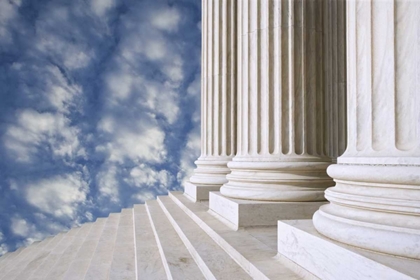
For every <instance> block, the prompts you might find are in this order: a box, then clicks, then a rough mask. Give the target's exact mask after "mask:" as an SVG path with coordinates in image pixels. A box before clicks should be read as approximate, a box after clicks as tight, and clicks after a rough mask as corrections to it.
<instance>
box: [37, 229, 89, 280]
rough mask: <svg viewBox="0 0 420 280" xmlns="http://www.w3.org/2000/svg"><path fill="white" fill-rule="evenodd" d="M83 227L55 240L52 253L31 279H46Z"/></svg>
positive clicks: (63, 234)
mask: <svg viewBox="0 0 420 280" xmlns="http://www.w3.org/2000/svg"><path fill="white" fill-rule="evenodd" d="M90 225H91V223H88V224H84V225H83V227H90ZM81 229H82V228H81V227H76V228H72V229H70V230H69V231H68V232H66V233H62V238H61V239H60V240H54V243H53V244H51V246H52V250H51V251H50V254H49V255H48V256H47V257H46V258H45V260H44V261H43V262H42V264H41V265H40V266H39V267H38V268H37V270H35V271H34V272H33V274H32V275H31V277H30V278H29V279H31V280H34V279H37V280H45V279H46V276H47V274H48V273H49V271H50V270H51V269H52V268H53V267H54V266H55V265H56V263H57V261H58V260H59V259H60V258H61V257H62V256H63V255H65V252H66V250H67V248H68V247H69V246H70V244H72V243H73V241H74V240H76V239H77V235H78V233H79V231H80V230H81Z"/></svg>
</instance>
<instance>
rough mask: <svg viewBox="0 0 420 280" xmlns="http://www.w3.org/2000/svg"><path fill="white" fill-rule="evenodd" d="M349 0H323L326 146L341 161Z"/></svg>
mask: <svg viewBox="0 0 420 280" xmlns="http://www.w3.org/2000/svg"><path fill="white" fill-rule="evenodd" d="M345 7H346V1H345V0H324V1H323V7H322V9H323V18H324V20H323V30H324V32H323V35H324V36H323V50H324V79H323V81H324V92H325V98H324V106H325V114H324V115H325V116H326V119H325V125H324V133H325V140H324V149H325V152H326V154H327V155H328V156H329V157H330V158H331V159H332V161H333V162H335V163H336V162H337V158H338V157H339V156H341V155H342V154H343V153H344V151H345V149H346V142H347V133H346V132H347V124H346V10H345Z"/></svg>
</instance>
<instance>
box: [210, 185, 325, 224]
mask: <svg viewBox="0 0 420 280" xmlns="http://www.w3.org/2000/svg"><path fill="white" fill-rule="evenodd" d="M325 203H326V201H322V202H274V201H255V200H242V199H235V198H229V197H225V196H223V195H222V194H221V193H220V192H211V193H210V201H209V208H210V212H211V213H213V214H215V216H216V217H217V218H218V219H219V220H221V221H222V222H224V223H226V224H227V225H229V226H230V227H231V228H233V229H234V230H237V229H239V228H240V227H252V226H275V225H277V221H278V220H281V219H309V218H311V217H312V215H313V214H314V213H315V211H317V210H318V209H319V207H320V206H321V205H323V204H325Z"/></svg>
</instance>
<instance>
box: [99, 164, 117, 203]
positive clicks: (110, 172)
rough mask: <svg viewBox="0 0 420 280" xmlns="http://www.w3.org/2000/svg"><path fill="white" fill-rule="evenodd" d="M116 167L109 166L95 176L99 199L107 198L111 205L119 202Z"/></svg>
mask: <svg viewBox="0 0 420 280" xmlns="http://www.w3.org/2000/svg"><path fill="white" fill-rule="evenodd" d="M116 176H117V167H116V166H109V167H108V168H105V169H104V170H102V171H101V172H99V173H98V174H97V175H96V178H97V180H98V190H99V193H100V198H108V199H109V200H110V201H111V202H113V203H118V202H119V192H118V187H119V184H118V181H117V179H116Z"/></svg>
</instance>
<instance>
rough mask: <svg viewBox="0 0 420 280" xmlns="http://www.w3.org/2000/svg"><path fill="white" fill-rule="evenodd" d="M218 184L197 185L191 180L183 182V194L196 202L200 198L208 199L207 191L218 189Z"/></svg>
mask: <svg viewBox="0 0 420 280" xmlns="http://www.w3.org/2000/svg"><path fill="white" fill-rule="evenodd" d="M219 190H220V186H212V185H209V186H197V185H195V184H193V183H191V182H189V181H188V182H185V184H184V194H185V196H186V197H188V198H189V199H190V200H192V201H194V202H197V201H201V200H209V192H212V191H219Z"/></svg>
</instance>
